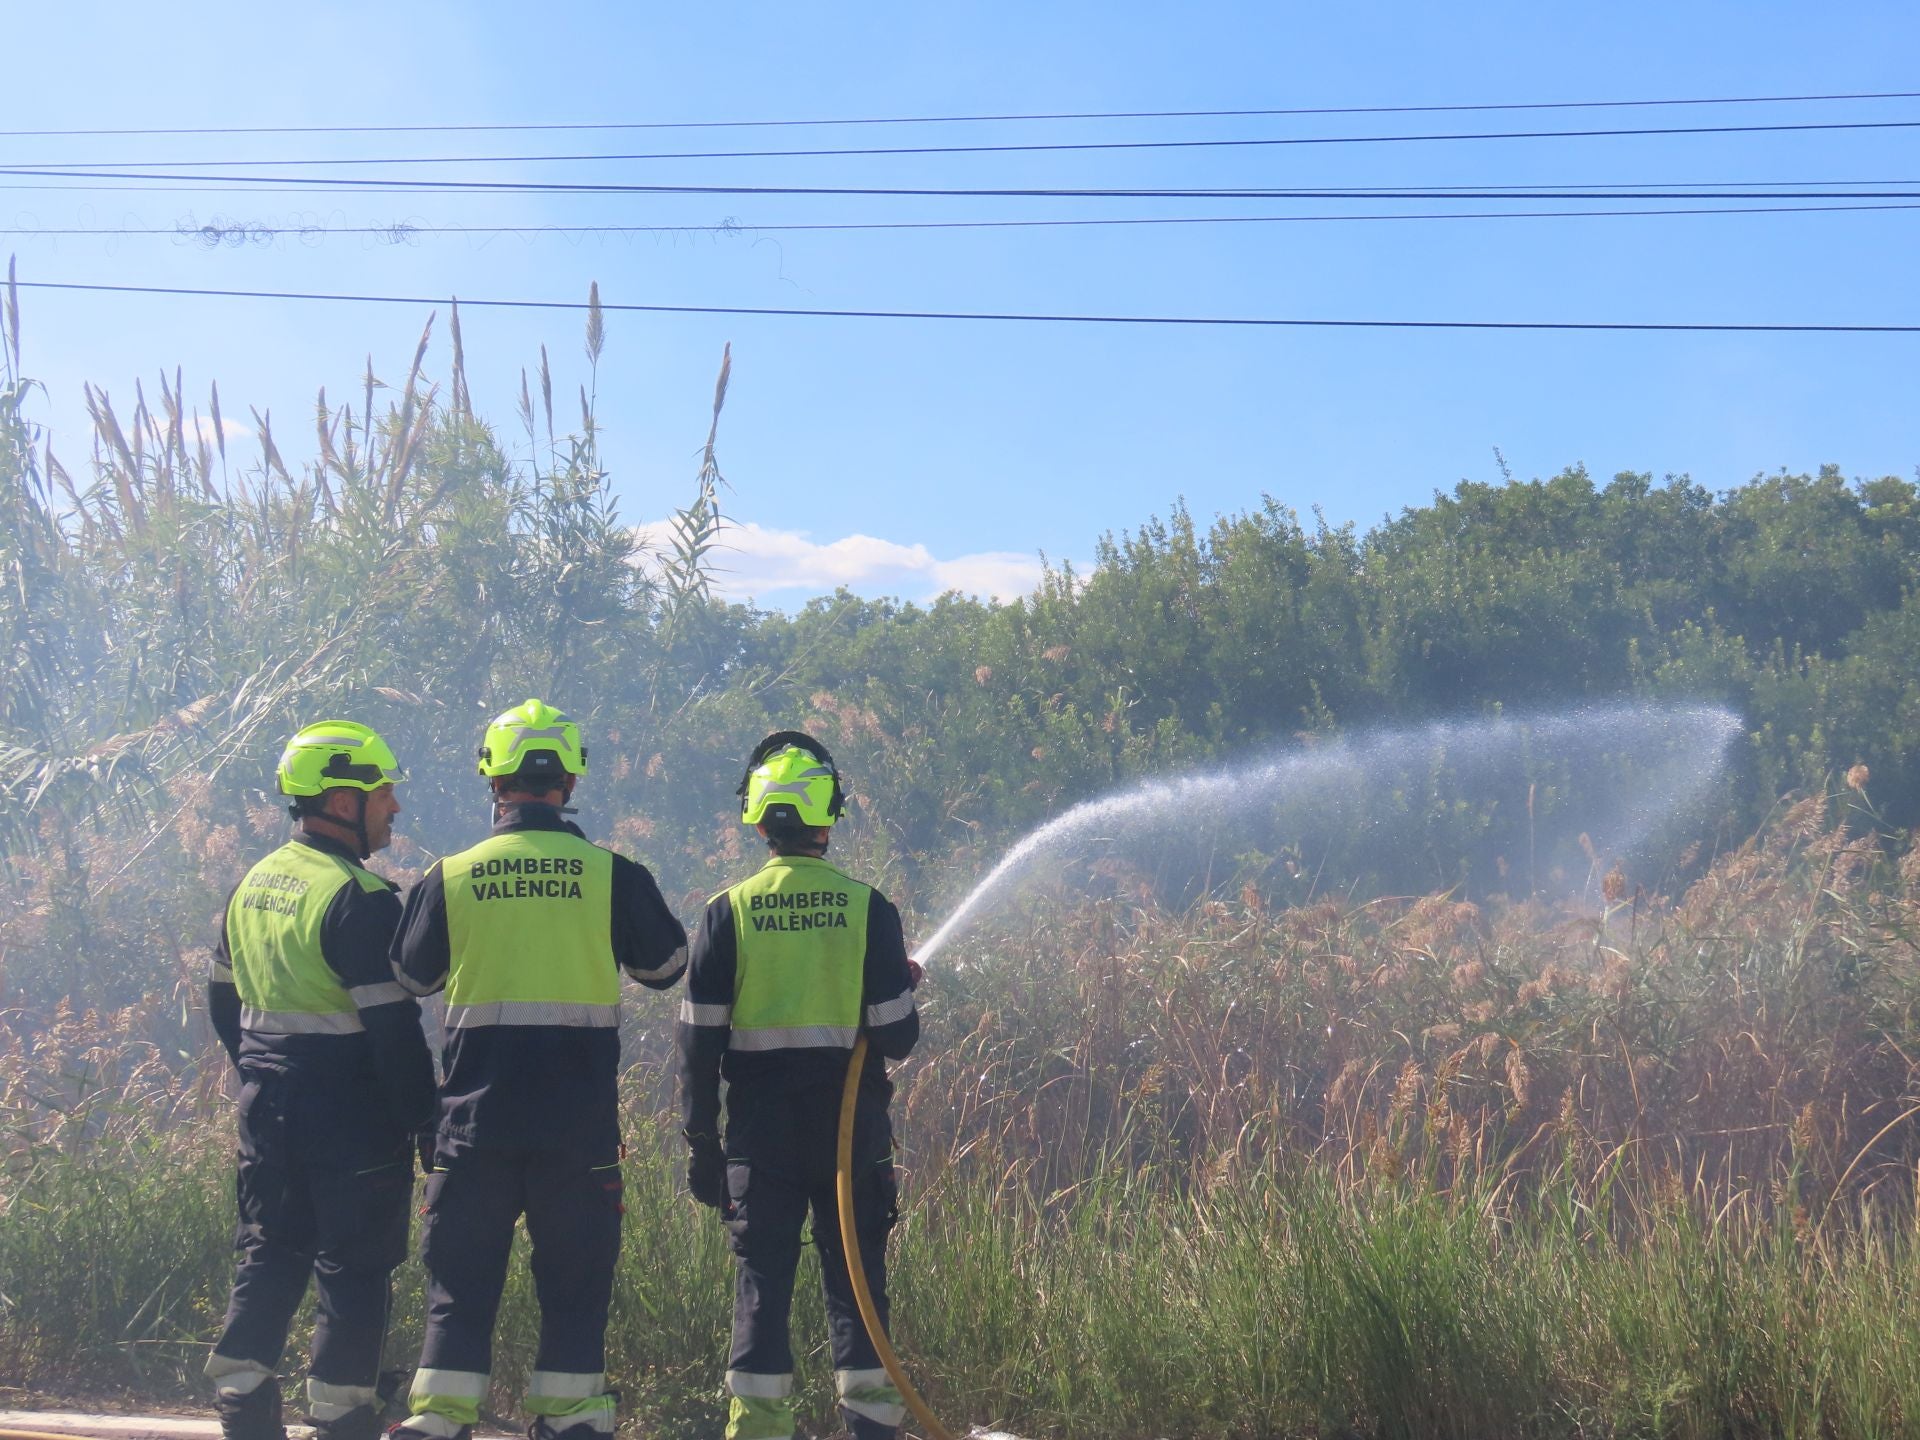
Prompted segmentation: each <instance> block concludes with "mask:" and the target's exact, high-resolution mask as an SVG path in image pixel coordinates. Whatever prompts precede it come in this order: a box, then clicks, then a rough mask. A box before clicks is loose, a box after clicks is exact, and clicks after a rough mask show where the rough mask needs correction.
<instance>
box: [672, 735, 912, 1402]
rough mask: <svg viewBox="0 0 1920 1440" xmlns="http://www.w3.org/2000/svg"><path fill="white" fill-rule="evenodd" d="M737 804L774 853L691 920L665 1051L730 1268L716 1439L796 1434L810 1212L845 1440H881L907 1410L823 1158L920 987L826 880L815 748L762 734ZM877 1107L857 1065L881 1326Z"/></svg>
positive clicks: (892, 914)
mask: <svg viewBox="0 0 1920 1440" xmlns="http://www.w3.org/2000/svg"><path fill="white" fill-rule="evenodd" d="M738 793H739V795H740V799H741V811H740V815H741V819H742V820H743V821H744V822H745V823H746V824H749V825H752V826H754V827H755V828H756V829H757V830H758V831H759V833H760V835H761V836H762V837H763V838H764V839H765V840H766V842H767V848H768V850H769V851H770V852H771V853H770V854H769V856H768V859H767V862H766V864H765V865H764V866H763V867H762V868H761V869H760V870H759V871H758V873H756V874H755V875H753V876H752V877H751V878H749V879H747V880H743V881H742V882H741V883H740V884H738V885H735V886H733V887H732V888H731V889H730V890H727V891H725V892H724V893H722V894H720V895H718V896H716V897H715V898H714V900H713V901H712V903H710V904H709V905H708V906H707V908H706V912H705V914H704V915H703V916H702V917H701V920H700V925H699V928H698V930H697V931H696V932H695V934H694V938H693V945H692V949H691V951H690V954H689V960H688V968H687V998H686V1000H685V1002H684V1003H683V1004H682V1006H681V1012H680V1024H679V1027H678V1036H677V1039H678V1046H679V1063H680V1103H681V1111H682V1118H683V1121H684V1125H685V1129H684V1134H685V1136H686V1139H687V1144H688V1146H689V1149H690V1158H689V1161H688V1165H687V1186H688V1189H689V1190H690V1191H691V1192H692V1194H693V1197H694V1199H695V1200H697V1201H699V1202H700V1203H701V1204H702V1205H708V1206H712V1207H713V1208H715V1209H717V1210H718V1211H720V1213H721V1215H722V1217H723V1218H724V1219H725V1220H726V1223H727V1228H728V1231H729V1235H730V1242H731V1245H732V1249H733V1253H734V1258H735V1262H736V1263H735V1284H734V1309H733V1348H732V1353H731V1355H730V1357H729V1360H728V1363H727V1382H726V1383H727V1391H728V1395H729V1397H730V1400H729V1409H728V1419H727V1429H726V1434H727V1440H784V1437H787V1436H791V1435H792V1434H793V1428H794V1415H793V1403H792V1399H791V1396H792V1392H793V1349H792V1344H791V1340H790V1338H789V1333H788V1314H789V1310H790V1307H791V1305H792V1300H793V1282H794V1270H795V1267H796V1266H797V1265H798V1263H799V1260H800V1245H801V1227H802V1226H803V1224H804V1223H805V1222H806V1219H807V1216H808V1213H809V1212H811V1213H812V1217H813V1236H814V1242H815V1243H816V1244H817V1245H818V1246H819V1247H820V1272H821V1282H822V1287H823V1289H824V1290H825V1293H826V1306H827V1316H828V1323H829V1326H830V1328H831V1332H832V1345H833V1365H834V1379H835V1382H836V1389H837V1393H838V1395H839V1400H840V1413H841V1418H842V1419H843V1420H844V1421H845V1422H846V1425H847V1428H848V1430H849V1431H850V1432H851V1433H852V1436H853V1440H891V1437H893V1436H895V1435H896V1434H898V1431H899V1426H900V1422H901V1420H902V1418H903V1417H904V1406H903V1403H902V1399H901V1395H900V1392H899V1391H898V1390H897V1389H896V1388H895V1387H894V1385H893V1383H892V1382H891V1381H890V1380H889V1379H888V1378H887V1373H886V1371H885V1370H884V1369H883V1368H882V1367H881V1363H880V1359H879V1357H878V1355H877V1354H876V1353H875V1351H874V1348H873V1343H872V1341H871V1340H870V1339H869V1338H868V1336H867V1331H866V1328H865V1326H864V1325H863V1324H862V1323H861V1318H860V1313H859V1310H858V1307H857V1305H856V1302H855V1300H854V1295H853V1288H852V1284H851V1281H850V1279H849V1277H848V1274H847V1263H846V1257H845V1255H844V1254H843V1253H842V1252H841V1240H840V1227H839V1221H838V1215H839V1204H838V1200H837V1198H836V1195H835V1191H834V1157H835V1139H836V1133H837V1128H838V1122H839V1114H840V1099H841V1087H842V1083H843V1081H844V1080H845V1078H846V1074H847V1063H848V1060H849V1058H850V1056H851V1053H852V1050H853V1045H854V1042H855V1040H856V1039H857V1038H858V1037H859V1035H860V1034H861V1033H863V1032H864V1033H865V1034H866V1036H867V1038H868V1044H869V1047H870V1048H871V1049H872V1050H874V1051H876V1052H878V1053H879V1054H880V1055H881V1056H884V1057H885V1058H886V1059H889V1060H902V1059H905V1058H906V1056H907V1054H908V1052H909V1051H911V1050H912V1049H913V1046H914V1042H915V1041H916V1040H918V1038H919V1035H920V1016H919V1012H918V1010H917V1009H916V1008H915V1005H914V997H913V989H914V985H915V983H916V982H917V980H918V969H917V967H916V966H915V965H914V964H913V962H912V961H911V960H909V959H908V958H907V949H906V942H905V939H904V937H903V935H902V933H901V928H900V913H899V911H897V910H896V909H894V907H893V905H892V904H891V903H890V902H889V901H888V900H887V898H886V896H884V895H882V894H881V893H880V892H879V891H878V890H876V889H874V888H873V887H872V886H870V885H865V884H862V883H861V882H860V881H858V880H855V879H852V878H851V877H849V876H847V875H845V874H843V873H842V872H841V871H840V870H839V869H837V868H836V867H834V866H833V865H830V864H828V863H827V860H826V852H827V845H828V842H829V840H830V839H831V837H832V827H833V825H834V824H835V822H836V821H838V820H839V818H840V815H841V812H842V810H843V809H844V808H845V804H846V789H845V786H844V784H843V782H842V780H841V777H840V773H839V771H838V769H837V768H836V767H835V765H834V763H833V757H832V756H831V755H830V754H829V753H828V752H827V748H826V747H825V746H824V745H822V744H821V743H820V742H819V741H817V740H815V739H813V738H812V737H811V736H809V735H806V734H803V733H801V732H799V731H794V730H782V731H779V732H777V733H775V734H773V735H769V736H768V737H767V738H766V739H765V740H763V741H761V742H760V744H759V745H757V746H755V747H754V750H753V753H752V755H751V756H750V757H749V758H748V761H747V771H746V775H745V777H744V778H743V779H742V781H741V783H740V789H739V791H738ZM723 1076H724V1077H725V1078H726V1080H727V1084H728V1088H727V1101H726V1109H727V1118H726V1130H725V1138H724V1143H723V1140H722V1135H721V1125H720V1080H721V1078H722V1077H723ZM892 1095H893V1086H892V1082H891V1081H889V1080H888V1078H887V1076H886V1067H885V1066H884V1065H868V1066H867V1067H866V1068H865V1070H864V1072H863V1075H862V1081H861V1087H860V1094H859V1100H858V1104H857V1106H856V1109H855V1119H854V1134H853V1147H854V1148H853V1166H854V1181H853V1205H854V1223H855V1230H856V1233H857V1235H858V1238H859V1246H860V1256H861V1261H862V1264H863V1265H864V1267H865V1269H866V1274H867V1278H868V1281H869V1282H870V1285H871V1288H872V1292H873V1299H874V1304H875V1306H876V1307H877V1309H878V1310H879V1313H880V1317H881V1320H882V1323H884V1322H885V1318H886V1314H887V1293H886V1240H887V1234H888V1232H889V1231H890V1230H891V1229H892V1227H893V1222H894V1219H895V1203H894V1202H895V1189H894V1173H893V1133H892V1127H891V1122H890V1121H889V1119H888V1116H887V1105H888V1102H889V1101H890V1100H891V1098H892Z"/></svg>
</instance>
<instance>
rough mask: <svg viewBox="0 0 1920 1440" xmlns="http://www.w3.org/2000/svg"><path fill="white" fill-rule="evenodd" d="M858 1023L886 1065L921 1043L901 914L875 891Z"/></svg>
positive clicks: (917, 1012)
mask: <svg viewBox="0 0 1920 1440" xmlns="http://www.w3.org/2000/svg"><path fill="white" fill-rule="evenodd" d="M862 990H863V995H862V998H861V1004H862V1005H863V1006H864V1007H865V1009H864V1011H863V1013H862V1016H861V1019H862V1021H863V1024H864V1028H865V1030H866V1032H867V1044H868V1045H869V1046H870V1047H871V1048H872V1049H873V1050H874V1051H875V1052H876V1053H877V1054H880V1055H883V1056H885V1057H886V1058H887V1059H889V1060H904V1059H906V1058H907V1056H908V1055H910V1054H911V1053H912V1052H913V1047H914V1044H915V1042H917V1041H918V1040H919V1039H920V1011H919V1009H918V1007H917V1006H915V1004H914V1003H913V974H912V972H911V971H910V970H909V969H908V968H907V940H906V936H905V934H904V933H903V932H902V930H901V928H900V912H899V911H898V910H896V909H894V908H893V902H892V901H891V900H889V899H887V897H886V896H884V895H882V894H881V893H880V892H879V891H878V890H875V891H874V892H873V898H872V900H871V901H869V902H868V905H867V970H866V981H865V983H864V985H863V986H862Z"/></svg>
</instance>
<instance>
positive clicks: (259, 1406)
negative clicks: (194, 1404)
mask: <svg viewBox="0 0 1920 1440" xmlns="http://www.w3.org/2000/svg"><path fill="white" fill-rule="evenodd" d="M213 1408H214V1412H215V1413H216V1414H218V1415H219V1417H220V1440H287V1430H286V1427H285V1426H284V1425H282V1424H281V1423H280V1381H279V1378H278V1377H277V1376H273V1375H269V1376H268V1377H267V1378H266V1379H264V1380H262V1381H261V1382H260V1383H259V1384H258V1385H257V1386H255V1387H254V1388H253V1389H251V1390H249V1391H247V1393H246V1394H244V1395H236V1394H234V1393H233V1392H232V1391H231V1390H222V1391H220V1392H219V1393H218V1394H217V1395H215V1396H214V1399H213Z"/></svg>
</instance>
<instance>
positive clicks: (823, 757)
mask: <svg viewBox="0 0 1920 1440" xmlns="http://www.w3.org/2000/svg"><path fill="white" fill-rule="evenodd" d="M789 746H792V747H794V748H797V749H800V750H804V751H806V752H807V753H808V754H809V755H811V756H813V757H814V758H815V759H816V760H818V761H819V762H820V763H821V764H822V765H824V766H826V767H827V769H829V770H831V771H832V772H833V798H832V799H830V800H829V801H828V802H827V813H828V814H829V815H831V816H832V817H833V818H834V819H835V820H838V819H839V818H840V816H841V814H842V812H844V811H845V810H846V808H847V797H848V796H849V795H850V794H851V793H852V792H851V791H849V790H848V789H847V785H846V782H845V781H844V780H842V779H841V778H840V767H839V766H838V765H835V764H834V763H833V756H832V754H831V753H830V752H829V751H828V750H827V747H826V746H824V745H822V744H821V743H820V742H819V741H818V740H816V739H814V738H813V737H812V736H811V735H809V734H807V733H806V732H805V731H804V730H776V731H774V732H773V734H771V735H769V736H767V738H766V739H764V740H762V741H761V742H760V743H759V744H758V745H756V746H754V747H753V753H752V754H751V755H749V756H747V768H746V770H745V771H743V772H742V773H741V776H740V785H739V788H738V789H736V790H735V791H734V792H733V793H734V794H735V795H738V796H739V797H740V815H741V818H742V819H745V817H746V813H747V787H748V786H749V785H751V784H752V783H753V772H754V771H756V770H758V769H759V768H760V765H761V763H762V762H763V761H764V760H765V759H766V758H767V757H768V756H769V755H773V754H776V753H777V752H779V751H781V750H785V749H787V748H788V747H789Z"/></svg>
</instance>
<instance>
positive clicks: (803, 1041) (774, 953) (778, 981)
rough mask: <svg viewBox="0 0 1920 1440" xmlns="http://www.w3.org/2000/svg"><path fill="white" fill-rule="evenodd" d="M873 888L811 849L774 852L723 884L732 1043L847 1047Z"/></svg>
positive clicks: (853, 1032)
mask: <svg viewBox="0 0 1920 1440" xmlns="http://www.w3.org/2000/svg"><path fill="white" fill-rule="evenodd" d="M872 893H873V891H872V889H871V888H870V887H869V886H866V885H863V884H861V883H860V882H859V881H858V880H854V879H850V878H849V877H848V876H845V875H843V874H841V873H840V872H839V871H838V870H836V869H835V868H834V867H833V866H831V865H829V864H828V863H827V862H826V861H825V860H820V859H816V858H814V857H813V856H809V855H776V856H774V857H773V858H772V859H771V860H769V861H768V862H767V863H766V865H765V866H764V867H763V868H762V869H761V870H760V872H759V873H758V874H756V875H754V876H753V877H752V878H751V879H748V880H743V881H741V882H740V883H739V884H738V885H735V886H734V887H733V888H732V889H730V890H729V891H727V896H728V899H729V903H730V904H731V905H732V907H733V935H734V954H735V963H734V980H733V1008H732V1013H731V1015H730V1016H729V1017H728V1023H729V1024H730V1025H731V1026H732V1029H731V1031H730V1033H729V1036H728V1040H727V1047H728V1048H729V1049H731V1050H757V1051H765V1050H790V1049H821V1048H828V1049H841V1050H848V1049H852V1048H853V1043H854V1040H855V1039H856V1038H857V1037H858V1035H859V1033H860V1016H861V1005H860V1001H861V995H862V991H863V989H864V987H865V981H866V963H867V906H868V903H869V898H870V897H871V895H872ZM695 1023H698V1022H697V1021H696V1022H695Z"/></svg>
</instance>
